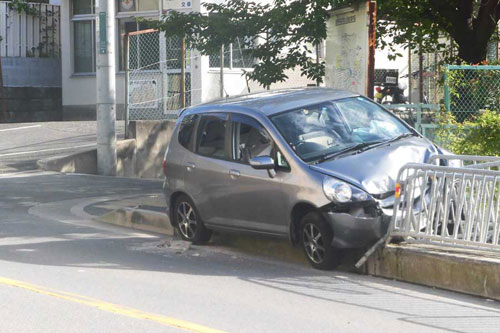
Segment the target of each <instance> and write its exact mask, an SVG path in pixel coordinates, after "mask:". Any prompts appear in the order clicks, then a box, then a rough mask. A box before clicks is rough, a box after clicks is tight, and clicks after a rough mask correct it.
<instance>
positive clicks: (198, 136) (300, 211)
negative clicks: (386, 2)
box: [163, 88, 441, 269]
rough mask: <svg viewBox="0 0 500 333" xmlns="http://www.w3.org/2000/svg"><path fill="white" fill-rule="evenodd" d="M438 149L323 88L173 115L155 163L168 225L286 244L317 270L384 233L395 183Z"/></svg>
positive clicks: (204, 237)
mask: <svg viewBox="0 0 500 333" xmlns="http://www.w3.org/2000/svg"><path fill="white" fill-rule="evenodd" d="M440 153H441V151H440V150H439V148H438V147H436V146H435V145H433V144H432V143H431V142H430V141H428V140H427V139H425V138H423V137H422V136H420V135H419V134H418V133H417V132H416V131H415V130H414V129H412V128H411V127H409V126H408V125H407V124H405V123H404V122H403V121H401V120H400V119H398V118H397V117H395V116H394V115H393V114H392V113H390V112H389V111H387V110H385V109H383V108H382V107H381V106H379V105H378V104H376V103H374V102H373V101H371V100H369V99H367V98H365V97H362V96H359V95H357V94H354V93H351V92H347V91H340V90H334V89H326V88H308V89H291V90H280V91H271V92H265V93H260V94H254V95H248V96H242V97H236V98H232V99H226V100H223V101H220V102H215V103H210V104H204V105H200V106H196V107H192V108H189V109H186V110H185V111H184V112H182V113H181V115H180V117H179V120H178V122H177V125H176V127H175V130H174V132H173V135H172V139H171V142H170V144H169V147H168V149H167V151H166V152H165V160H164V163H163V167H164V173H165V176H166V177H165V182H164V186H163V189H164V192H165V196H166V202H167V210H168V213H169V216H170V221H171V223H172V225H173V226H174V227H175V228H177V229H178V231H179V233H180V235H181V237H182V238H183V239H184V240H188V241H192V242H194V243H204V242H207V241H209V239H210V236H211V231H212V230H236V231H243V232H251V233H258V234H263V235H273V236H279V237H287V238H288V239H290V241H291V242H292V243H293V244H299V245H300V246H301V247H302V248H303V250H304V253H305V255H306V257H307V259H308V260H309V262H310V263H311V264H312V266H314V267H315V268H319V269H331V268H333V267H335V266H336V265H337V264H338V263H339V253H340V251H339V249H346V248H361V247H365V246H369V245H370V244H372V243H374V242H375V241H376V240H377V239H379V238H380V237H381V236H382V235H383V234H384V233H385V232H386V230H387V227H388V224H389V222H390V215H391V214H392V205H393V202H394V193H395V178H396V177H397V173H398V171H399V169H400V168H401V167H402V166H403V165H404V164H406V163H409V162H425V161H427V160H428V159H429V157H430V156H432V155H433V154H440Z"/></svg>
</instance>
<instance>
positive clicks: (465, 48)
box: [458, 38, 488, 64]
mask: <svg viewBox="0 0 500 333" xmlns="http://www.w3.org/2000/svg"><path fill="white" fill-rule="evenodd" d="M487 54H488V43H486V44H484V43H479V42H478V41H477V40H476V39H475V38H464V39H463V40H462V41H460V42H458V56H459V57H460V59H462V60H463V61H465V62H467V63H469V64H479V63H480V62H483V61H484V60H486V56H487Z"/></svg>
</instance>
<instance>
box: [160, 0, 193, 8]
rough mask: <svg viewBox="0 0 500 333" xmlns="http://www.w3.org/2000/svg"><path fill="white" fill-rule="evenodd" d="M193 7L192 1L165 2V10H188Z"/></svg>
mask: <svg viewBox="0 0 500 333" xmlns="http://www.w3.org/2000/svg"><path fill="white" fill-rule="evenodd" d="M192 7H193V1H191V0H163V9H164V10H178V9H188V8H192Z"/></svg>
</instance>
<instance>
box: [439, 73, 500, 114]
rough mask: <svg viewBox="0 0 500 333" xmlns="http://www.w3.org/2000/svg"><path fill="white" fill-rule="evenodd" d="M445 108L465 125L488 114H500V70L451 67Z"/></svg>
mask: <svg viewBox="0 0 500 333" xmlns="http://www.w3.org/2000/svg"><path fill="white" fill-rule="evenodd" d="M444 90H445V106H446V109H447V110H448V111H450V112H451V113H452V114H453V115H454V116H455V118H456V120H457V121H459V122H463V121H464V120H467V119H469V118H470V117H471V116H473V115H476V114H478V113H480V112H481V111H484V110H491V111H497V112H500V66H447V69H446V75H445V89H444Z"/></svg>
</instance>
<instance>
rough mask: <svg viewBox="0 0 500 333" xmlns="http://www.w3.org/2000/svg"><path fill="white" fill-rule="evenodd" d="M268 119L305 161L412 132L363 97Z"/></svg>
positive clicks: (289, 112)
mask: <svg viewBox="0 0 500 333" xmlns="http://www.w3.org/2000/svg"><path fill="white" fill-rule="evenodd" d="M271 120H272V121H273V123H274V124H275V125H276V127H277V128H278V130H279V131H280V132H281V134H282V135H283V137H284V138H285V140H286V141H287V142H288V143H289V144H290V146H291V147H292V149H293V150H294V151H295V152H296V153H297V155H299V156H300V158H302V159H303V160H304V161H306V162H317V161H320V160H322V159H325V157H326V158H330V157H333V156H335V154H340V153H341V152H343V151H346V150H349V149H350V148H355V147H368V146H369V145H370V144H372V143H373V144H376V143H381V142H384V141H390V140H393V139H395V138H398V137H400V136H404V135H409V134H410V133H412V132H411V131H410V130H409V128H408V127H406V126H405V125H404V124H403V123H402V122H401V121H399V120H398V119H397V118H396V117H394V116H392V115H391V114H390V113H388V112H387V111H385V110H384V109H382V108H381V107H380V106H379V105H377V104H376V103H373V102H371V101H370V100H368V99H366V98H363V97H352V98H345V99H341V100H335V101H330V102H323V103H320V104H316V105H312V106H308V107H303V108H300V109H296V110H291V111H287V112H284V113H280V114H278V115H276V116H273V117H271Z"/></svg>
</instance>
